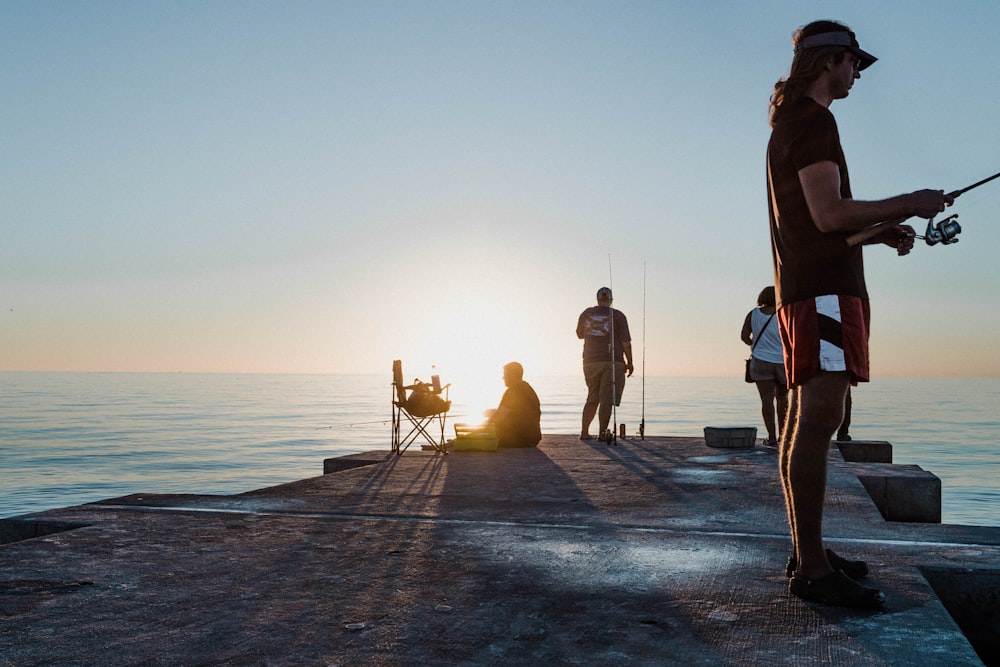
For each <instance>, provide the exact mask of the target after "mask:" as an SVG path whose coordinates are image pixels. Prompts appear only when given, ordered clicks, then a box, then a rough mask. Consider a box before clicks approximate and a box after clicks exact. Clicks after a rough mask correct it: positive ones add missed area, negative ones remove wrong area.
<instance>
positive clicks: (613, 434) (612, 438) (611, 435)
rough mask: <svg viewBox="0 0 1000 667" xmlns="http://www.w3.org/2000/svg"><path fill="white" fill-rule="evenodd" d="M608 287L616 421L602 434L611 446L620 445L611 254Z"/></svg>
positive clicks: (612, 385) (613, 412)
mask: <svg viewBox="0 0 1000 667" xmlns="http://www.w3.org/2000/svg"><path fill="white" fill-rule="evenodd" d="M608 287H609V288H610V289H611V302H610V303H608V312H609V313H610V315H611V414H612V415H613V417H614V419H613V421H612V424H613V425H612V428H611V431H610V432H606V433H602V434H601V438H602V439H603V440H604V442H606V443H607V444H609V445H616V446H617V445H618V400H617V399H618V386H617V384H616V380H615V366H617V365H618V359H616V358H615V309H614V307H613V306H612V305H611V304H612V303H614V295H615V278H614V276H613V275H612V273H611V253H610V252H609V253H608Z"/></svg>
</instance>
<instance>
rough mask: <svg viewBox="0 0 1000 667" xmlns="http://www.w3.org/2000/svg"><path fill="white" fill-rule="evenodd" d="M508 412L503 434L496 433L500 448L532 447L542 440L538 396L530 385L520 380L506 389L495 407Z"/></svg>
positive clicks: (540, 409) (540, 411)
mask: <svg viewBox="0 0 1000 667" xmlns="http://www.w3.org/2000/svg"><path fill="white" fill-rule="evenodd" d="M500 408H507V409H508V410H510V418H509V419H508V420H507V422H506V424H505V426H506V427H507V428H506V429H503V432H502V433H501V432H498V433H497V436H498V437H499V439H500V442H499V443H498V444H499V446H501V447H533V446H535V445H537V444H538V443H539V441H541V439H542V428H541V418H542V408H541V405H540V404H539V402H538V394H536V393H535V390H534V389H532V387H531V385H530V384H528V383H527V382H525V381H524V380H521V381H520V382H517V383H515V384H514V385H512V386H510V387H508V388H507V391H505V392H504V394H503V398H501V399H500V405H499V406H498V407H497V410H498V411H499V409H500Z"/></svg>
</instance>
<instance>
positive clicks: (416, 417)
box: [392, 359, 451, 455]
mask: <svg viewBox="0 0 1000 667" xmlns="http://www.w3.org/2000/svg"><path fill="white" fill-rule="evenodd" d="M450 386H451V385H450V384H446V385H445V386H443V387H442V386H441V379H440V377H438V376H437V375H432V376H431V384H429V385H428V384H425V383H423V382H421V381H420V380H416V381H415V382H414V383H413V384H411V385H404V384H403V362H402V361H400V360H399V359H396V360H395V361H393V362H392V451H393V452H394V453H396V454H400V455H401V454H402V453H403V452H405V451H406V448H407V447H409V446H410V445H412V444H413V442H414V440H416V439H417V438H419V437H420V436H423V437H424V439H425V440H427V442H428V443H429V444H430V446H431V447H432V448H433V449H434V450H435V451H437V452H441V453H442V454H446V453H447V452H446V451H445V444H444V425H445V420H446V419H447V417H448V410H450V409H451V401H450V400H448V387H450ZM407 392H409V395H407ZM442 394H444V397H442V396H441V395H442ZM403 417H406V420H407V422H408V423H409V427H410V430H409V432H408V433H407V434H406V436H405V437H400V436H401V433H402V428H401V427H402V422H403ZM435 423H436V424H437V426H438V427H440V434H439V435H437V437H434V436H435V435H436V434H437V431H438V429H435V428H434V425H435Z"/></svg>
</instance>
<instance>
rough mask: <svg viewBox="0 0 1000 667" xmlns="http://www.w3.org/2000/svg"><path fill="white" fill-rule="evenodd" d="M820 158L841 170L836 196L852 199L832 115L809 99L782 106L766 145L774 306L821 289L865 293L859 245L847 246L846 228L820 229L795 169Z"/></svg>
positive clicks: (817, 294) (810, 296)
mask: <svg viewBox="0 0 1000 667" xmlns="http://www.w3.org/2000/svg"><path fill="white" fill-rule="evenodd" d="M824 161H830V162H833V163H835V164H836V165H837V167H838V168H839V169H840V196H841V197H842V198H844V199H851V182H850V178H849V177H848V174H847V162H846V160H845V159H844V151H843V149H842V148H841V145H840V134H839V133H838V131H837V121H836V120H835V119H834V117H833V114H832V113H830V110H829V109H827V108H826V107H824V106H822V105H821V104H819V103H817V102H816V101H814V100H812V99H810V98H803V99H802V100H801V101H799V102H797V103H795V104H793V105H792V106H790V107H786V108H783V109H782V111H781V114H780V116H778V117H777V118H776V122H775V126H774V130H773V131H772V132H771V140H770V141H769V142H768V144H767V173H768V179H767V190H768V212H769V213H770V218H771V252H772V258H773V260H774V282H775V287H776V297H777V303H778V307H779V308H780V307H781V306H782V305H783V304H786V303H792V302H794V301H801V300H803V299H809V298H813V297H817V296H822V295H824V294H840V295H847V296H857V297H861V298H863V299H867V298H868V290H867V288H866V287H865V271H864V263H863V259H862V252H861V246H860V245H857V246H849V245H847V237H848V236H850V234H851V233H850V232H836V233H823V232H820V231H819V229H817V228H816V223H814V222H813V219H812V216H811V215H810V213H809V207H808V205H807V204H806V199H805V195H804V194H803V192H802V184H801V182H800V181H799V170H800V169H803V168H805V167H808V166H809V165H811V164H816V163H818V162H824Z"/></svg>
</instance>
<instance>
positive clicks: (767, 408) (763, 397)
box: [756, 380, 778, 443]
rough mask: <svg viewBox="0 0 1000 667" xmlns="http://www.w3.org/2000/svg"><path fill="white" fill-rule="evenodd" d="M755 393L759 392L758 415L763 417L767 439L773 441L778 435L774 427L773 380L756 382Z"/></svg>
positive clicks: (775, 440)
mask: <svg viewBox="0 0 1000 667" xmlns="http://www.w3.org/2000/svg"><path fill="white" fill-rule="evenodd" d="M756 384H757V393H758V394H760V416H761V417H763V418H764V428H766V429H767V441H768V442H770V443H775V442H777V441H778V436H777V433H776V431H775V428H774V398H775V396H774V387H775V383H774V381H773V380H761V381H760V382H757V383H756Z"/></svg>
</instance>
